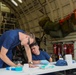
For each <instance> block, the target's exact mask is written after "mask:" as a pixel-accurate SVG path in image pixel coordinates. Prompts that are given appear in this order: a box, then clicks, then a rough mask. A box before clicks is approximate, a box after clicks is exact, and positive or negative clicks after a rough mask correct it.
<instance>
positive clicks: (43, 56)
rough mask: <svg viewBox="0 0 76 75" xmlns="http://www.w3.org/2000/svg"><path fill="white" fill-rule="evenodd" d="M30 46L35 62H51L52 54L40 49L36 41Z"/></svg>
mask: <svg viewBox="0 0 76 75" xmlns="http://www.w3.org/2000/svg"><path fill="white" fill-rule="evenodd" d="M30 48H31V52H32V60H33V63H34V64H48V63H49V62H52V58H51V57H50V55H49V54H48V53H46V52H45V51H41V50H39V46H38V44H37V43H36V42H35V43H32V44H31V45H30Z"/></svg>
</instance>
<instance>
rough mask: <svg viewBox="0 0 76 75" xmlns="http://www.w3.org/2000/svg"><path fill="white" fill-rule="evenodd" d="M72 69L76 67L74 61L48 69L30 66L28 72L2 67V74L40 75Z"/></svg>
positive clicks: (0, 73) (0, 70) (0, 71)
mask: <svg viewBox="0 0 76 75" xmlns="http://www.w3.org/2000/svg"><path fill="white" fill-rule="evenodd" d="M70 69H76V63H73V64H71V65H68V66H54V68H47V69H40V68H39V67H36V68H29V70H28V71H26V72H24V71H21V72H18V71H17V72H16V71H9V70H6V69H0V75H39V74H45V73H52V72H59V71H65V70H70Z"/></svg>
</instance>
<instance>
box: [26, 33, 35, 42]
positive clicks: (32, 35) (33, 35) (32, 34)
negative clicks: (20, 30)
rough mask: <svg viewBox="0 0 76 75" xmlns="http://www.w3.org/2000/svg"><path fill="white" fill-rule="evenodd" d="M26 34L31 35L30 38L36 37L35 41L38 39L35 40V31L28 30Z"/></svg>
mask: <svg viewBox="0 0 76 75" xmlns="http://www.w3.org/2000/svg"><path fill="white" fill-rule="evenodd" d="M25 34H26V35H29V36H30V38H33V39H34V42H35V41H36V40H35V34H34V33H31V32H26V33H25Z"/></svg>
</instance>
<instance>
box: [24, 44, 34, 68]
mask: <svg viewBox="0 0 76 75" xmlns="http://www.w3.org/2000/svg"><path fill="white" fill-rule="evenodd" d="M24 48H25V51H26V55H27V58H28V63H29V67H35V66H34V65H33V63H32V54H31V49H30V47H29V45H28V46H26V47H24Z"/></svg>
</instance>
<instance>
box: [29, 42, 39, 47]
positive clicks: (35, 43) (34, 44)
mask: <svg viewBox="0 0 76 75" xmlns="http://www.w3.org/2000/svg"><path fill="white" fill-rule="evenodd" d="M33 46H38V44H37V42H34V43H32V44H30V48H31V47H33Z"/></svg>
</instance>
